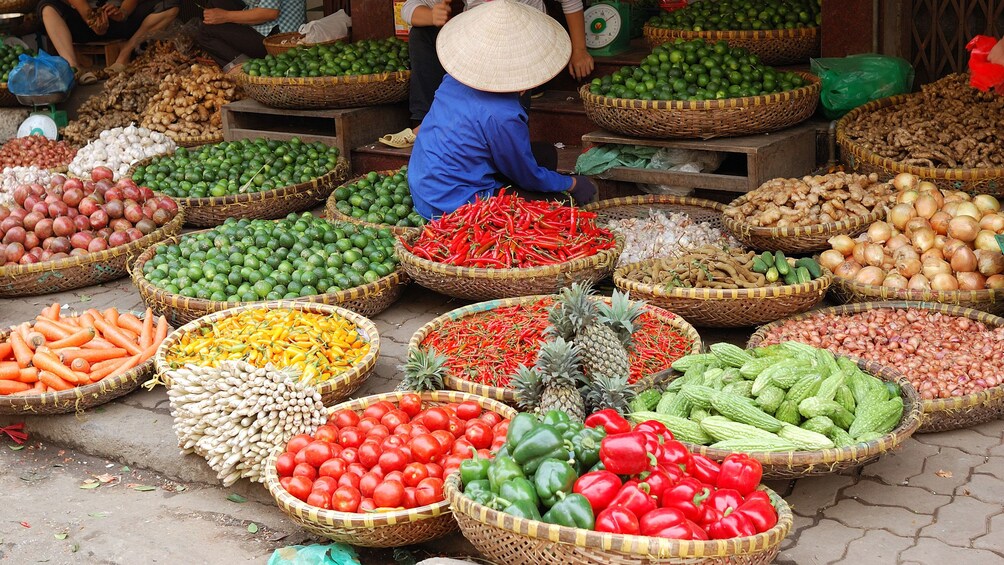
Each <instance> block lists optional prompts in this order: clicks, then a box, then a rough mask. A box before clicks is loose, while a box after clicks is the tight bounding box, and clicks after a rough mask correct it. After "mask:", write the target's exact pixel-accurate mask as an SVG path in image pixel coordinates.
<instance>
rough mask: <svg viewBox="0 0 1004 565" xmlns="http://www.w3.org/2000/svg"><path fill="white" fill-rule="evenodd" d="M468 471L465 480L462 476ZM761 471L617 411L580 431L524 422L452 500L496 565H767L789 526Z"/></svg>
mask: <svg viewBox="0 0 1004 565" xmlns="http://www.w3.org/2000/svg"><path fill="white" fill-rule="evenodd" d="M465 471H466V472H465ZM761 476H762V469H761V467H760V463H759V462H757V461H756V460H753V459H750V458H748V457H746V456H745V455H742V454H735V455H732V456H729V457H728V458H727V459H726V460H725V461H724V462H722V463H721V464H718V463H715V462H714V461H712V460H710V459H708V458H706V457H703V456H701V455H698V454H694V453H691V452H690V451H689V450H688V449H687V448H686V446H684V445H683V444H682V443H680V442H678V441H676V440H675V439H673V435H672V433H670V432H669V431H668V430H667V429H666V428H665V426H663V425H662V424H660V423H659V422H655V421H646V422H642V423H640V424H638V425H637V426H635V427H633V428H632V426H631V424H630V423H629V422H627V421H626V420H625V419H624V418H623V417H622V416H620V415H619V414H617V413H616V412H614V411H612V410H602V411H600V412H597V413H595V414H593V415H591V416H590V417H589V418H587V419H586V421H585V424H584V425H583V424H575V423H573V422H570V421H569V420H568V416H567V415H566V414H564V413H562V412H557V411H551V412H548V413H547V414H546V415H544V417H543V418H542V419H541V418H538V417H537V416H534V415H532V414H519V415H518V416H516V417H515V418H513V420H512V422H510V424H509V429H508V431H507V434H506V441H505V445H504V446H503V447H502V448H501V449H500V450H499V451H498V452H497V453H496V456H495V459H494V460H493V461H492V462H491V463H490V464H489V465H488V466H487V469H485V470H484V471H481V470H480V469H474V468H467V469H465V467H464V466H461V468H460V472H459V473H454V474H453V475H450V477H449V478H448V479H447V480H446V485H445V487H444V493H445V495H446V498H447V500H448V501H449V502H450V506H451V508H452V509H453V514H454V516H455V517H456V519H457V522H458V523H459V524H460V530H461V531H462V532H463V534H464V536H465V537H466V538H467V539H468V540H470V542H471V543H473V544H474V546H475V547H476V548H477V549H478V550H479V551H480V552H481V553H482V554H483V555H484V556H485V557H487V558H488V559H490V560H491V561H493V562H496V563H510V564H520V563H533V564H536V563H542V562H543V563H566V564H569V563H570V564H579V563H582V564H585V563H628V562H630V563H681V564H682V563H687V564H697V563H709V564H710V563H715V564H720V563H743V564H761V563H770V562H771V561H773V559H774V558H775V557H776V556H777V554H778V551H779V549H780V544H781V541H782V540H783V539H784V537H785V536H786V535H787V534H788V531H789V530H790V529H791V525H792V514H791V510H790V509H789V507H788V505H787V504H786V503H785V502H784V501H783V500H782V499H781V498H780V497H779V496H778V495H777V494H776V493H774V492H773V491H771V490H770V489H768V488H766V487H763V486H760V485H759V483H760V479H761Z"/></svg>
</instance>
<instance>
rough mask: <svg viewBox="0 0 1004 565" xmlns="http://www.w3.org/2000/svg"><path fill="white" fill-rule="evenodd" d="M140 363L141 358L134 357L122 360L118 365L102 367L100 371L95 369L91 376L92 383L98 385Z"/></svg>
mask: <svg viewBox="0 0 1004 565" xmlns="http://www.w3.org/2000/svg"><path fill="white" fill-rule="evenodd" d="M139 362H140V356H139V355H133V356H132V357H126V358H125V359H122V360H121V362H120V363H119V364H117V365H107V366H105V367H102V368H101V369H100V370H98V369H93V370H92V371H91V374H90V379H91V382H93V383H96V382H98V381H100V380H101V379H103V378H105V377H109V376H113V375H119V374H122V373H124V372H126V371H128V370H129V369H132V368H133V367H135V366H136V365H138V364H139Z"/></svg>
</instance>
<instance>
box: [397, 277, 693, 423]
mask: <svg viewBox="0 0 1004 565" xmlns="http://www.w3.org/2000/svg"><path fill="white" fill-rule="evenodd" d="M546 297H547V296H546V295H537V296H522V297H519V298H506V299H503V300H490V301H488V302H479V303H477V304H471V305H469V306H464V307H462V308H457V309H455V310H451V311H449V312H447V313H445V314H443V315H441V316H438V317H436V318H434V319H433V320H432V321H430V322H428V323H426V324H425V325H424V326H422V327H421V328H419V329H418V331H416V332H415V333H414V334H413V335H412V336H411V341H409V342H408V349H409V350H411V349H421V348H422V342H424V341H425V339H426V338H427V337H429V336H430V335H432V334H434V333H436V332H438V331H439V329H440V328H441V327H442V326H443V324H445V323H447V322H450V321H453V320H459V319H461V318H466V317H468V316H474V315H477V314H480V313H483V312H489V311H491V310H495V309H496V308H505V307H507V306H517V305H520V304H533V303H535V302H537V301H539V300H541V299H543V298H546ZM648 311H649V312H652V313H654V314H655V315H656V316H658V317H659V319H660V321H662V322H663V323H664V324H666V325H669V326H672V327H674V328H676V329H677V330H679V331H680V333H682V334H684V335H685V336H686V337H687V338H688V340H689V341H690V348H689V349H688V350H687V351H686V352H685V353H684V355H689V354H691V353H698V352H700V351H701V336H700V335H699V334H698V333H697V330H695V329H694V327H693V326H691V325H690V324H688V323H687V321H686V320H684V319H683V318H680V317H679V316H676V315H675V314H673V313H672V312H668V311H666V310H664V309H662V308H658V307H656V306H651V305H650V306H648ZM486 354H487V352H486ZM444 383H445V384H446V387H447V388H449V389H451V390H459V391H462V392H466V393H470V394H476V395H478V396H484V397H486V398H492V399H495V400H500V401H502V402H505V403H508V404H514V403H515V402H516V392H515V391H514V390H513V389H511V388H507V387H498V386H490V385H484V384H481V383H476V382H474V381H469V380H466V379H462V378H460V377H458V376H456V375H454V374H452V373H447V375H446V377H444Z"/></svg>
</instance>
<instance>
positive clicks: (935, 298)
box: [833, 275, 1004, 304]
mask: <svg viewBox="0 0 1004 565" xmlns="http://www.w3.org/2000/svg"><path fill="white" fill-rule="evenodd" d="M833 284H834V286H838V287H842V288H845V289H847V290H848V291H850V292H853V293H855V294H864V293H865V292H870V293H882V294H886V293H888V292H892V293H893V294H894V296H893V297H890V300H906V301H911V302H942V301H944V302H947V303H951V304H954V303H961V302H976V301H990V302H996V301H997V300H998V299H1002V298H1004V294H1002V293H1000V292H997V291H996V290H995V289H992V288H984V289H980V290H913V289H909V288H896V289H894V288H889V287H884V286H881V285H873V284H862V283H859V282H856V281H853V280H850V279H845V278H841V277H838V276H836V275H833Z"/></svg>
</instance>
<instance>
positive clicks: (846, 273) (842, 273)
mask: <svg viewBox="0 0 1004 565" xmlns="http://www.w3.org/2000/svg"><path fill="white" fill-rule="evenodd" d="M860 270H861V263H858V262H857V261H854V260H853V259H852V260H850V261H844V262H843V263H841V264H839V265H837V268H836V269H833V274H834V275H835V276H838V277H840V278H842V279H853V278H854V277H855V275H857V274H858V271H860Z"/></svg>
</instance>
